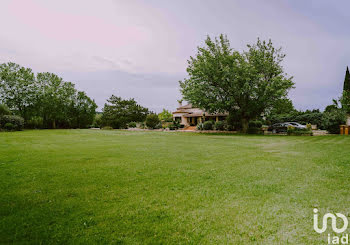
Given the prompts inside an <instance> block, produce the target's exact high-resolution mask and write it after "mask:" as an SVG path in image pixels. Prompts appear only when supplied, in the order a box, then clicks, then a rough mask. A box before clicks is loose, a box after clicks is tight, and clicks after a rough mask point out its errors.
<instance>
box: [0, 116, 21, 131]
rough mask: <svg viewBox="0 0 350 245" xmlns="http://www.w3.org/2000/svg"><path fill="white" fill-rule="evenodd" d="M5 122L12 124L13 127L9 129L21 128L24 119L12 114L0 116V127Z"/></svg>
mask: <svg viewBox="0 0 350 245" xmlns="http://www.w3.org/2000/svg"><path fill="white" fill-rule="evenodd" d="M7 123H11V124H12V125H13V128H12V129H11V130H22V129H23V125H24V120H23V118H22V117H20V116H12V115H4V116H1V117H0V127H1V126H2V125H3V127H5V125H6V124H7Z"/></svg>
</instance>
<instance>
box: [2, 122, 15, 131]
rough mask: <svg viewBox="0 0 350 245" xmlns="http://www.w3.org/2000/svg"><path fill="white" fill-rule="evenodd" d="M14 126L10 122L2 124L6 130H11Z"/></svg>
mask: <svg viewBox="0 0 350 245" xmlns="http://www.w3.org/2000/svg"><path fill="white" fill-rule="evenodd" d="M14 128H15V127H14V126H13V124H12V123H6V124H5V125H4V129H5V130H7V131H12V130H13V129H14Z"/></svg>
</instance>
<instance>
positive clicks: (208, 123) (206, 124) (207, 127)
mask: <svg viewBox="0 0 350 245" xmlns="http://www.w3.org/2000/svg"><path fill="white" fill-rule="evenodd" d="M203 130H213V122H212V121H206V122H204V123H203Z"/></svg>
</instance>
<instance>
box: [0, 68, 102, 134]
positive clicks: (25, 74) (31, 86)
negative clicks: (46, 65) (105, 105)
mask: <svg viewBox="0 0 350 245" xmlns="http://www.w3.org/2000/svg"><path fill="white" fill-rule="evenodd" d="M0 103H2V104H5V105H6V106H7V107H9V109H10V110H11V111H12V112H13V113H14V114H16V115H18V116H21V117H22V118H23V119H24V121H25V127H27V128H86V127H88V126H89V125H91V124H92V123H93V120H94V118H95V114H96V108H97V105H96V103H95V102H94V100H92V99H91V98H89V97H88V96H87V95H86V94H85V92H81V91H77V90H76V89H75V87H74V84H73V83H71V82H65V81H63V79H62V78H60V77H59V76H57V75H55V74H53V73H48V72H44V73H37V74H36V75H35V74H34V72H33V71H32V70H31V69H30V68H25V67H21V66H20V65H18V64H15V63H6V64H1V65H0Z"/></svg>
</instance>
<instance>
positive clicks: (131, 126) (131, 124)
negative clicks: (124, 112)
mask: <svg viewBox="0 0 350 245" xmlns="http://www.w3.org/2000/svg"><path fill="white" fill-rule="evenodd" d="M136 126H137V125H136V122H129V123H128V128H136Z"/></svg>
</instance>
